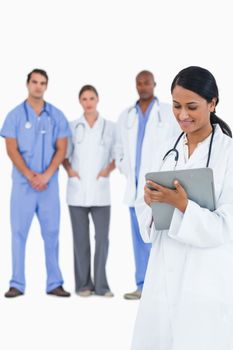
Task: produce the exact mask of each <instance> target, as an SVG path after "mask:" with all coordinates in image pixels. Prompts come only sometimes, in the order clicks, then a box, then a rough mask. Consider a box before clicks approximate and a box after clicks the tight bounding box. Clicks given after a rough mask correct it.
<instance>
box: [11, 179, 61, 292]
mask: <svg viewBox="0 0 233 350" xmlns="http://www.w3.org/2000/svg"><path fill="white" fill-rule="evenodd" d="M34 214H36V215H37V218H38V220H39V224H40V228H41V235H42V238H43V241H44V248H45V262H46V270H47V287H46V291H47V292H49V291H51V290H52V289H54V288H56V287H58V286H60V285H62V284H63V279H62V275H61V271H60V269H59V265H58V234H59V221H60V203H59V193H58V183H57V180H52V181H51V182H50V183H49V184H48V188H47V189H46V190H44V191H41V192H39V191H36V190H34V189H33V188H32V187H31V186H30V185H29V184H28V183H13V187H12V192H11V229H12V270H13V271H12V278H11V281H10V286H11V287H15V288H17V289H19V290H20V291H21V292H24V290H25V247H26V241H27V237H28V232H29V229H30V226H31V222H32V219H33V216H34Z"/></svg>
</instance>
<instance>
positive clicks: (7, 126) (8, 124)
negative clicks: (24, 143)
mask: <svg viewBox="0 0 233 350" xmlns="http://www.w3.org/2000/svg"><path fill="white" fill-rule="evenodd" d="M16 130H17V128H16V115H15V114H14V113H12V112H11V113H9V114H8V115H7V116H6V119H5V121H4V123H3V126H2V129H1V131H0V135H1V136H2V137H12V138H16V137H17V131H16Z"/></svg>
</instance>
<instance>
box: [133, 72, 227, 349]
mask: <svg viewBox="0 0 233 350" xmlns="http://www.w3.org/2000/svg"><path fill="white" fill-rule="evenodd" d="M171 92H172V98H173V112H174V115H175V117H176V119H177V121H178V122H179V124H180V126H181V128H182V130H183V135H182V136H181V139H180V140H179V142H178V144H177V146H176V150H177V151H178V154H179V158H178V162H177V165H176V169H190V168H202V167H206V166H209V167H211V168H212V169H213V173H214V183H215V195H216V210H215V211H214V212H211V211H209V210H208V209H206V208H202V207H200V206H199V205H198V204H197V203H195V202H193V201H192V200H189V199H188V198H187V194H186V192H185V190H184V189H183V188H182V186H181V184H179V183H178V182H177V181H175V182H174V185H175V190H170V189H168V188H165V187H162V186H159V185H158V184H155V183H153V182H148V184H147V185H149V186H152V187H153V188H154V190H156V191H154V190H150V189H149V188H148V187H147V186H145V188H144V201H145V202H143V200H141V201H139V202H138V205H137V208H136V209H137V214H138V218H139V223H140V227H141V232H142V235H143V239H144V240H145V241H146V242H152V250H151V254H150V259H149V264H148V269H147V274H146V280H145V284H144V289H143V295H142V299H141V303H140V306H139V310H138V315H137V320H136V325H135V330H134V336H133V343H132V349H133V350H139V349H140V350H142V349H143V350H154V349H158V350H187V349H188V350H197V349H198V350H209V349H211V350H219V349H221V350H231V349H233V332H232V329H233V278H232V271H233V181H232V179H233V142H232V139H231V138H230V137H229V136H231V131H230V129H229V127H228V126H227V125H226V123H225V122H223V121H222V120H221V119H219V118H218V117H217V116H216V114H215V107H216V105H217V103H218V88H217V85H216V82H215V79H214V77H213V75H212V74H211V73H210V72H209V71H207V70H206V69H203V68H200V67H188V68H186V69H184V70H182V71H181V72H180V73H178V75H177V76H176V77H175V79H174V81H173V83H172V86H171ZM171 153H173V156H172V154H170V155H169V156H168V157H166V159H164V161H163V164H162V166H161V169H162V170H173V169H174V164H175V162H174V152H171ZM155 201H157V202H161V203H168V204H170V205H172V206H174V207H175V211H174V214H173V217H172V221H171V225H170V228H169V230H166V231H156V230H155V227H154V224H153V222H152V216H151V208H150V204H151V203H152V202H155Z"/></svg>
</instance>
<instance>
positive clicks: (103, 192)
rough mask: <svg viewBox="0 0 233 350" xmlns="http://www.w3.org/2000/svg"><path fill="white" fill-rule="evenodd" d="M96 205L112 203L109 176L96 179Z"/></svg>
mask: <svg viewBox="0 0 233 350" xmlns="http://www.w3.org/2000/svg"><path fill="white" fill-rule="evenodd" d="M94 202H95V203H96V205H100V206H104V205H110V184H109V177H103V176H100V177H99V178H98V179H97V181H96V192H95V201H94Z"/></svg>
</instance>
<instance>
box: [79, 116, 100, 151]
mask: <svg viewBox="0 0 233 350" xmlns="http://www.w3.org/2000/svg"><path fill="white" fill-rule="evenodd" d="M80 128H81V129H82V133H81V135H82V136H81V137H79V138H78V137H77V133H78V129H80ZM81 129H80V130H81ZM105 129H106V120H105V119H103V125H102V130H101V137H100V145H101V146H103V145H104V133H105ZM74 130H75V135H76V143H78V144H80V143H82V142H83V140H84V136H85V131H86V125H85V123H84V122H78V123H77V124H76V125H75V127H74Z"/></svg>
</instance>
